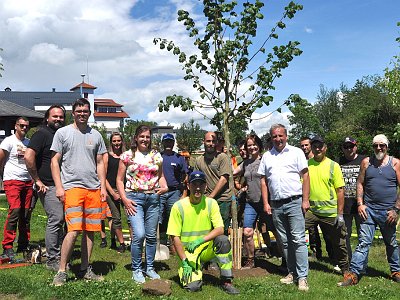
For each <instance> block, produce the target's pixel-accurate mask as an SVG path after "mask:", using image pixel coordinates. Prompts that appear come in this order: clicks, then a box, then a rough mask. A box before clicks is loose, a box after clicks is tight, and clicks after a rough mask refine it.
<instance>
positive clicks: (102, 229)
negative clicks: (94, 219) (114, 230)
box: [100, 220, 107, 239]
mask: <svg viewBox="0 0 400 300" xmlns="http://www.w3.org/2000/svg"><path fill="white" fill-rule="evenodd" d="M100 236H101V238H102V239H105V238H106V237H107V236H106V225H105V222H104V220H101V231H100Z"/></svg>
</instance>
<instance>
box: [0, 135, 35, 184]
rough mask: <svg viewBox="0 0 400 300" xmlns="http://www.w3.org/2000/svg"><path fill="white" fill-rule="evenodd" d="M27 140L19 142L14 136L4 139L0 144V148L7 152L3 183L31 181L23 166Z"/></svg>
mask: <svg viewBox="0 0 400 300" xmlns="http://www.w3.org/2000/svg"><path fill="white" fill-rule="evenodd" d="M28 144H29V139H26V138H24V139H23V140H22V141H21V140H19V139H18V138H17V137H16V136H15V134H13V135H11V136H8V137H6V138H5V139H4V140H3V141H2V142H1V144H0V148H1V149H3V150H5V151H7V153H8V156H7V153H6V163H5V165H4V174H3V181H6V180H21V181H29V180H32V178H31V176H30V175H29V172H28V170H27V169H26V165H25V159H24V155H25V150H26V146H28Z"/></svg>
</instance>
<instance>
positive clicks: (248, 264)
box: [242, 257, 254, 270]
mask: <svg viewBox="0 0 400 300" xmlns="http://www.w3.org/2000/svg"><path fill="white" fill-rule="evenodd" d="M253 268H254V258H250V257H249V258H247V259H246V261H245V262H244V264H243V266H242V269H244V270H248V269H253Z"/></svg>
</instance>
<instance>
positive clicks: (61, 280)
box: [53, 272, 67, 286]
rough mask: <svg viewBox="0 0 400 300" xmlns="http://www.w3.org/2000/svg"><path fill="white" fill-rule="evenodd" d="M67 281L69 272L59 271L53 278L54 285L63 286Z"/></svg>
mask: <svg viewBox="0 0 400 300" xmlns="http://www.w3.org/2000/svg"><path fill="white" fill-rule="evenodd" d="M66 282H67V272H57V274H56V275H55V276H54V279H53V285H54V286H62V285H64V284H65V283H66Z"/></svg>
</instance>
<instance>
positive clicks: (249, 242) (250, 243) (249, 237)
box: [243, 228, 254, 258]
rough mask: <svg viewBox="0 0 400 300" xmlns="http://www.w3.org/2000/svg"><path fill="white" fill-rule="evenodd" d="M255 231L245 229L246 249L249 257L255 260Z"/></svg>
mask: <svg viewBox="0 0 400 300" xmlns="http://www.w3.org/2000/svg"><path fill="white" fill-rule="evenodd" d="M253 234H254V230H253V228H244V230H243V235H244V247H245V249H246V251H247V256H248V257H249V258H254V239H253Z"/></svg>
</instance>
